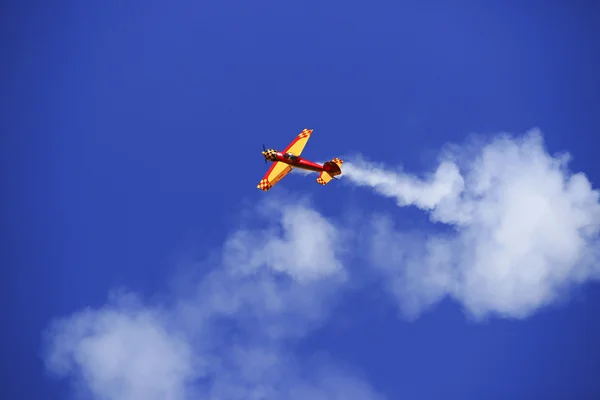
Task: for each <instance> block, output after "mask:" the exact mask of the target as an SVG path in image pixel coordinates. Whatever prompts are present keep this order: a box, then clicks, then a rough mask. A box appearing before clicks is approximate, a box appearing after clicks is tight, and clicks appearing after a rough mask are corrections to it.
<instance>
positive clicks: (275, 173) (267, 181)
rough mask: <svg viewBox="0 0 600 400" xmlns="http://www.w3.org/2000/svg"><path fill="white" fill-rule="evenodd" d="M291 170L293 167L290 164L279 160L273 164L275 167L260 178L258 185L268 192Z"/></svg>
mask: <svg viewBox="0 0 600 400" xmlns="http://www.w3.org/2000/svg"><path fill="white" fill-rule="evenodd" d="M291 170H292V167H291V166H290V165H288V164H286V163H282V162H281V161H277V162H276V163H275V164H273V167H271V169H270V170H269V171H267V173H266V175H265V177H264V178H263V179H261V180H260V182H259V183H258V185H257V186H256V187H257V188H258V189H260V190H263V191H265V192H266V191H268V190H269V189H271V188H272V187H273V186H274V185H275V184H276V183H277V182H279V181H280V180H282V179H283V177H284V176H286V175H287V174H289V173H290V171H291Z"/></svg>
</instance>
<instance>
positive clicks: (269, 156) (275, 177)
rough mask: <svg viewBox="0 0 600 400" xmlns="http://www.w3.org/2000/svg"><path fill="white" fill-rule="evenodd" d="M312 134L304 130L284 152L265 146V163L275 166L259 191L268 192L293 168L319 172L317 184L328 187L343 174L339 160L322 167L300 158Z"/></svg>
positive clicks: (270, 169) (269, 171)
mask: <svg viewBox="0 0 600 400" xmlns="http://www.w3.org/2000/svg"><path fill="white" fill-rule="evenodd" d="M311 134H312V129H304V130H303V131H302V132H300V134H299V135H298V136H296V138H295V139H294V140H293V141H292V143H290V144H289V146H288V147H286V148H285V150H283V151H277V150H274V149H265V145H264V144H263V152H262V155H263V156H264V157H265V163H266V162H267V161H272V162H273V165H271V168H269V170H268V171H267V173H266V174H265V176H264V177H263V178H262V179H261V180H260V183H259V184H258V186H257V188H258V189H260V190H264V191H265V192H266V191H267V190H269V189H271V188H272V187H273V186H274V185H275V184H276V183H277V182H279V181H280V180H281V179H283V177H284V176H286V175H287V174H289V173H290V171H291V170H292V169H293V168H300V169H304V170H307V171H312V172H318V173H319V177H318V178H317V183H319V184H321V185H327V184H328V183H329V182H330V181H331V180H332V179H337V178H336V176H337V175H340V174H341V173H342V169H341V167H342V163H343V161H342V160H340V159H339V158H334V159H333V160H331V161H327V162H326V163H325V164H323V165H320V164H317V163H315V162H312V161H308V160H307V159H304V158H301V157H300V154H302V150H304V146H306V143H307V142H308V139H310V135H311Z"/></svg>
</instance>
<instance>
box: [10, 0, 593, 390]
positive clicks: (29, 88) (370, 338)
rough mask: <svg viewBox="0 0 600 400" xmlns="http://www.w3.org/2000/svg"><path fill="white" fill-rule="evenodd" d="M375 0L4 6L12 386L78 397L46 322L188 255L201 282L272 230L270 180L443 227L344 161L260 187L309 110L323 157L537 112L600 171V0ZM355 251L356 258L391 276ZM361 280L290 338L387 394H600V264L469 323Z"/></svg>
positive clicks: (162, 275) (530, 120)
mask: <svg viewBox="0 0 600 400" xmlns="http://www.w3.org/2000/svg"><path fill="white" fill-rule="evenodd" d="M525 3H527V4H525ZM367 4H368V3H366V2H355V1H349V2H322V1H303V2H282V1H261V2H244V1H230V0H224V1H218V2H216V1H215V2H197V1H177V2H161V1H155V0H150V1H129V2H119V1H112V2H101V3H98V4H91V3H86V4H84V3H82V2H66V1H62V2H61V1H58V2H53V3H52V4H50V3H45V2H40V1H38V2H7V3H6V4H4V6H3V10H4V11H3V12H2V15H1V17H0V18H1V19H0V26H2V28H1V31H2V44H3V46H2V48H3V50H2V53H3V57H2V59H3V62H2V66H1V67H0V71H1V76H2V82H3V85H2V87H3V94H4V95H3V96H2V100H1V102H2V119H1V122H0V124H1V125H0V127H1V131H2V134H1V137H2V144H1V152H2V158H1V159H2V178H3V180H2V188H3V191H2V192H3V196H2V198H3V202H2V204H3V205H2V212H3V216H2V220H3V222H4V223H3V230H2V235H3V242H4V246H3V250H2V254H3V257H2V277H1V279H0V281H1V282H2V287H1V291H0V292H1V293H2V294H1V298H2V303H3V304H4V312H3V313H2V319H1V321H2V324H1V325H2V329H1V330H0V338H1V340H0V343H1V352H0V354H2V360H3V362H2V363H1V366H0V376H2V385H1V388H0V393H1V394H2V395H1V396H0V397H2V398H6V399H17V398H18V399H63V398H69V396H70V394H72V393H73V391H72V387H73V385H72V383H73V381H75V380H76V379H72V378H64V379H55V378H54V377H52V375H51V374H49V372H48V371H47V369H46V367H45V363H44V357H45V356H44V354H45V352H46V349H45V346H46V345H45V344H44V343H45V342H44V335H43V332H44V330H45V329H47V328H48V326H49V325H50V324H51V322H52V321H53V320H54V319H55V318H63V317H69V316H70V315H73V313H76V312H78V311H80V310H83V309H85V308H86V307H90V309H92V310H95V309H98V308H100V307H103V305H104V304H106V302H107V296H108V294H109V292H110V291H111V290H113V289H115V288H120V287H124V288H127V290H130V291H132V292H134V293H136V294H137V295H139V296H140V298H142V299H145V300H144V301H147V302H151V303H152V304H154V303H157V304H163V303H162V302H163V300H161V299H162V298H163V297H166V298H170V299H171V300H165V301H166V302H167V303H169V302H173V300H172V299H173V298H177V296H178V295H174V294H173V292H176V291H177V289H173V286H176V285H174V284H173V283H172V281H173V279H176V278H177V277H178V276H179V275H178V274H180V273H182V272H181V270H182V269H183V270H186V271H187V270H189V269H190V268H191V269H194V268H195V267H191V266H190V265H196V264H190V261H189V260H190V259H194V260H195V261H197V262H199V263H200V264H198V266H197V269H195V270H194V272H193V275H194V276H197V278H194V279H198V280H200V281H201V280H202V279H204V278H202V276H203V275H204V274H205V273H207V272H208V271H209V269H210V268H209V267H207V266H205V262H206V260H207V259H212V258H211V257H214V255H215V253H220V252H221V250H220V249H221V248H222V246H223V243H224V242H225V241H226V240H227V239H228V238H229V237H230V236H231V235H232V233H233V232H236V231H237V230H238V229H240V224H241V223H242V222H240V221H242V220H243V221H245V222H244V224H245V225H244V227H245V228H247V229H263V226H264V224H265V222H264V221H263V220H261V219H260V218H258V217H255V216H252V215H254V214H256V213H257V211H256V209H257V208H258V209H260V208H261V207H263V206H262V204H263V203H262V200H263V199H264V198H266V197H269V196H271V197H273V198H278V197H277V196H284V201H283V204H284V205H289V204H294V203H295V202H296V201H297V200H296V199H297V197H298V196H307V197H308V198H309V199H310V204H311V207H312V208H313V209H315V210H317V211H318V212H319V213H320V215H321V216H322V217H323V218H325V219H328V220H333V221H340V220H347V218H349V217H348V216H349V215H352V214H357V213H358V214H360V215H361V216H365V215H370V214H372V213H385V214H386V215H388V216H389V217H390V218H391V219H392V220H394V221H396V223H397V224H400V225H402V226H403V227H405V228H406V229H409V230H410V229H414V230H419V229H424V230H426V231H427V232H435V231H436V230H438V229H439V230H444V229H445V227H438V226H437V225H434V224H429V223H428V222H427V216H426V214H425V213H423V212H421V211H419V210H417V209H415V208H410V207H409V208H407V209H403V208H398V207H397V206H396V204H395V202H394V201H391V200H390V199H386V198H384V197H380V196H378V195H377V194H376V193H375V192H374V191H371V190H368V189H367V188H362V187H360V188H359V187H354V186H352V185H351V184H346V183H344V182H343V181H342V180H340V182H335V181H334V182H333V183H331V184H330V185H328V186H327V187H325V188H323V187H321V186H320V185H317V184H316V183H315V182H314V177H313V176H309V177H304V176H301V175H290V176H288V177H286V178H285V179H284V180H283V181H282V182H281V183H279V184H278V185H277V186H276V187H275V188H274V189H272V191H271V192H269V193H263V192H261V191H259V190H257V189H256V184H257V183H258V181H259V180H260V179H261V178H262V176H263V174H264V172H265V171H266V168H267V166H266V165H265V164H264V162H263V159H262V156H261V154H260V151H261V148H262V144H263V143H264V144H265V145H266V146H268V147H274V148H279V149H281V148H283V147H285V146H286V145H287V144H288V143H289V141H291V140H292V139H293V137H294V136H295V135H297V134H298V133H299V132H300V131H301V130H302V129H303V128H311V129H314V132H313V137H312V138H311V140H310V141H309V143H308V145H307V147H306V149H305V152H304V154H303V155H304V156H306V157H307V158H309V159H312V160H315V161H322V160H326V159H330V158H332V157H346V156H348V155H353V154H361V155H363V156H364V157H366V158H368V159H369V160H372V161H375V162H377V163H381V164H383V165H386V166H388V167H389V168H390V169H392V168H395V167H396V166H398V165H402V167H403V170H404V171H405V172H408V173H411V174H423V173H427V172H431V171H433V170H434V169H435V167H436V164H437V159H436V157H437V156H438V154H439V152H440V151H441V150H442V149H443V148H444V146H445V145H446V144H448V143H459V144H460V143H464V142H465V141H466V140H468V139H469V137H470V134H472V133H478V134H482V135H485V136H486V137H493V135H495V134H497V133H500V132H510V133H515V134H518V135H521V134H524V133H525V132H526V131H528V130H529V129H532V128H534V127H539V128H540V129H541V131H542V132H543V133H544V138H545V144H546V147H547V149H548V152H549V153H551V154H554V153H559V152H565V151H567V152H569V153H570V154H571V155H572V157H573V158H572V160H571V163H570V164H569V166H570V168H571V169H572V170H573V171H574V172H579V171H581V172H583V173H585V174H586V175H587V178H588V179H589V181H590V182H591V184H592V186H593V187H594V188H598V182H599V181H600V167H599V164H598V155H597V150H596V149H597V148H598V147H599V145H600V139H599V136H598V133H599V132H600V113H599V112H598V110H599V105H600V75H599V74H598V71H600V52H599V51H598V41H599V40H600V28H599V27H600V17H599V15H600V8H599V7H598V4H597V3H595V2H592V1H587V2H586V1H579V2H568V1H557V2H552V4H550V3H548V2H542V1H531V2H521V3H519V2H509V3H507V2H498V1H494V2H486V6H485V7H484V6H483V5H482V4H481V2H467V1H464V2H459V3H456V2H455V3H452V4H450V2H438V3H437V4H435V5H434V3H427V4H425V3H423V4H421V5H416V2H395V1H383V2H374V3H373V4H372V5H367ZM277 192H279V193H277ZM285 196H287V197H285ZM253 213H254V214H253ZM247 214H252V215H251V216H250V217H248V215H247ZM273 218H277V217H273ZM355 229H360V228H355ZM359 233H360V232H359ZM365 235H367V236H368V232H367V233H365ZM357 252H358V253H360V254H354V255H353V256H350V257H348V256H345V257H346V258H345V261H344V263H346V264H347V265H346V267H345V268H347V269H348V270H349V271H371V270H373V271H375V269H372V268H371V265H370V264H371V263H370V261H369V260H367V259H366V257H363V256H364V254H363V253H362V251H359V250H357ZM186 260H188V261H186ZM280 262H282V263H284V262H285V260H281V261H280ZM593 264H595V265H597V262H595V260H594V262H593ZM182 265H183V266H182ZM211 265H212V267H211V268H213V270H218V269H219V268H220V267H219V266H218V263H213V264H211ZM397 268H402V266H401V265H399V266H398V267H397ZM373 275H376V274H375V273H373ZM361 276H362V275H361V272H358V273H357V274H354V275H352V277H351V279H350V283H348V284H344V285H346V286H344V287H351V288H352V289H351V290H343V291H341V292H340V293H337V292H336V294H335V295H334V297H335V305H332V306H331V307H330V309H329V310H328V311H327V312H326V313H325V314H324V315H326V316H324V317H323V321H321V322H320V323H319V324H318V326H316V327H315V328H314V329H309V331H308V332H306V333H305V334H303V335H301V337H299V338H298V339H294V340H295V341H294V342H293V344H289V343H288V342H285V349H284V350H282V351H285V354H288V355H291V357H293V358H294V359H295V360H296V363H297V368H298V369H299V370H301V371H304V370H307V369H310V368H311V367H310V365H311V362H309V361H305V360H308V359H312V357H313V356H314V355H315V354H318V355H319V357H321V356H323V357H326V358H327V359H328V360H333V361H332V362H335V364H336V365H342V366H344V368H348V369H349V370H351V371H352V373H351V376H358V377H360V380H361V381H363V382H367V384H368V385H369V387H370V388H371V389H370V390H373V391H374V392H377V393H379V394H380V395H385V396H387V398H389V399H409V398H410V399H434V398H435V399H439V398H448V399H482V398H486V399H487V398H489V399H506V398H511V399H532V398H544V399H550V398H556V399H566V398H573V399H575V398H576V399H593V398H595V399H597V398H599V397H600V380H598V376H599V374H600V322H599V320H598V318H597V317H598V315H600V286H598V284H597V283H595V282H594V281H593V280H591V279H590V280H586V281H585V282H584V283H582V284H577V285H573V286H569V287H568V288H567V289H568V290H567V291H566V294H565V293H563V296H561V297H560V299H558V300H556V301H554V300H553V301H552V302H551V303H550V304H549V305H548V306H540V307H539V308H536V310H535V312H533V313H531V314H530V315H527V316H526V317H524V318H507V319H503V318H499V317H496V316H492V317H490V318H488V319H486V320H484V321H475V320H473V319H472V318H470V317H469V316H468V315H465V313H464V312H463V310H464V307H463V306H464V304H462V303H461V302H460V301H459V300H456V299H452V298H450V297H444V298H443V299H442V300H440V301H439V302H436V303H435V304H434V305H432V306H431V307H429V308H427V310H425V311H424V312H423V313H421V314H420V315H419V316H418V317H417V318H416V319H414V320H408V319H406V318H403V317H402V316H401V315H399V313H398V308H397V302H396V300H395V299H394V298H393V296H389V295H386V293H387V291H386V289H385V288H384V285H382V284H381V283H380V282H379V281H378V280H377V279H376V278H373V279H371V278H372V275H371V274H370V273H365V276H368V277H365V278H364V279H362V278H361ZM378 282H379V283H378ZM306 296H310V292H307V293H306ZM196 301H197V302H198V304H200V303H202V301H206V302H209V301H210V299H208V298H207V299H204V300H203V299H202V298H201V297H200V299H197V300H196ZM324 301H329V300H324ZM332 301H333V300H332ZM294 318H295V317H294ZM285 321H287V320H285ZM294 321H296V320H294ZM298 321H300V322H298V323H299V324H308V322H303V321H304V320H303V319H302V318H300V319H299V320H298ZM257 326H258V327H257V328H256V329H261V326H262V325H261V324H258V325H257ZM224 329H226V328H224ZM188 333H189V332H188ZM189 334H190V335H191V333H189ZM202 334H205V333H202ZM211 334H213V333H211ZM261 340H264V341H265V342H261V343H262V344H263V345H265V346H268V345H269V343H268V341H267V339H261ZM192 342H194V340H192ZM194 343H195V342H194ZM194 343H192V345H191V346H192V348H193V349H194V350H193V351H198V352H200V350H198V349H197V346H196V345H195V344H194ZM282 346H283V345H282ZM211 354H212V355H213V356H216V357H218V356H219V352H218V351H216V350H213V351H212V353H211ZM303 374H304V372H300V373H299V375H302V376H304V375H303ZM349 374H350V373H349ZM352 379H355V380H358V379H359V378H352ZM209 385H210V383H209ZM334 385H335V383H334ZM231 398H233V397H231ZM314 398H316V397H314Z"/></svg>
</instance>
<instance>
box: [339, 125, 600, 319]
mask: <svg viewBox="0 0 600 400" xmlns="http://www.w3.org/2000/svg"><path fill="white" fill-rule="evenodd" d="M469 154H471V155H469ZM469 154H467V151H466V149H463V151H462V152H461V151H460V150H458V151H455V152H454V154H453V155H452V156H453V159H455V160H458V161H457V162H450V161H443V162H442V163H441V164H440V166H439V167H438V168H437V171H436V172H435V173H434V174H433V175H432V176H430V177H427V178H425V179H419V178H417V177H415V176H412V175H409V174H406V173H402V172H396V173H395V172H391V171H389V170H385V169H383V168H381V167H380V166H376V165H373V164H369V163H365V162H362V161H358V162H354V163H348V165H346V167H345V171H344V172H345V174H344V175H345V177H346V181H347V182H350V183H352V184H355V185H358V186H366V187H370V188H372V189H373V190H374V191H375V192H376V193H378V194H381V195H383V196H387V197H391V198H393V199H395V200H396V202H397V203H398V205H400V206H406V205H414V206H417V207H419V208H421V209H423V210H426V211H427V212H428V213H429V214H430V217H431V219H433V220H436V221H441V222H445V223H448V224H451V225H452V226H454V227H455V229H454V232H455V233H453V234H444V235H441V234H433V235H432V234H430V233H429V234H427V235H424V237H422V238H420V240H419V239H417V238H416V237H415V235H414V234H410V235H409V234H405V233H401V232H400V233H399V232H397V231H396V230H395V229H394V228H393V223H392V221H381V220H378V221H377V222H376V223H374V224H373V227H374V232H373V236H372V237H373V238H374V239H373V243H372V246H371V251H372V253H371V261H372V262H373V263H374V264H375V265H377V266H379V268H380V269H381V270H382V271H384V272H385V276H386V278H388V283H389V288H390V290H391V291H392V292H393V293H394V295H395V296H396V297H397V299H398V301H399V305H400V307H401V308H402V309H403V310H404V311H405V312H406V313H407V314H409V315H413V316H414V315H416V314H417V313H419V312H420V311H421V310H422V309H423V308H425V307H427V306H428V305H431V304H433V303H435V302H436V301H439V300H440V299H441V298H442V297H444V296H445V295H450V296H452V297H453V298H454V299H456V300H458V301H460V302H461V303H462V304H463V305H464V307H465V308H466V310H467V311H468V312H469V313H470V314H471V315H473V316H474V317H483V316H485V315H487V314H489V313H496V314H500V315H504V316H510V317H525V316H527V315H530V314H531V313H533V312H534V311H535V310H537V309H538V308H539V307H541V306H544V305H547V304H550V303H552V302H553V301H555V300H557V299H558V298H559V297H560V295H561V294H564V293H565V292H567V289H569V288H571V287H572V285H573V284H576V283H583V282H586V281H589V280H592V279H596V278H598V277H599V276H600V263H599V262H598V261H600V257H599V245H598V244H599V240H598V235H599V230H600V202H599V193H598V191H597V190H593V189H592V186H591V184H590V182H589V181H588V179H587V178H586V176H585V175H584V174H581V173H577V174H573V173H571V172H570V171H569V170H568V169H567V162H568V157H567V156H561V157H553V156H551V155H550V154H548V153H547V151H546V149H545V148H544V142H543V137H542V134H541V132H539V131H538V130H533V131H531V132H528V133H527V134H526V135H524V136H522V137H518V138H517V137H512V136H509V135H501V136H498V137H497V138H496V139H494V140H493V141H491V142H489V143H488V144H487V145H484V146H482V147H481V148H480V149H479V151H478V152H477V153H475V156H472V153H469ZM459 165H460V166H461V168H460V169H459ZM461 170H462V174H461Z"/></svg>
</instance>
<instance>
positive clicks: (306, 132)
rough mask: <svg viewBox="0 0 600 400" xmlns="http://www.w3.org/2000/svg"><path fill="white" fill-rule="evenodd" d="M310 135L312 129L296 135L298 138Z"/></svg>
mask: <svg viewBox="0 0 600 400" xmlns="http://www.w3.org/2000/svg"><path fill="white" fill-rule="evenodd" d="M311 133H312V129H304V130H303V131H302V132H300V134H299V135H298V137H299V138H301V139H302V138H305V137H307V136H310V134H311Z"/></svg>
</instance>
